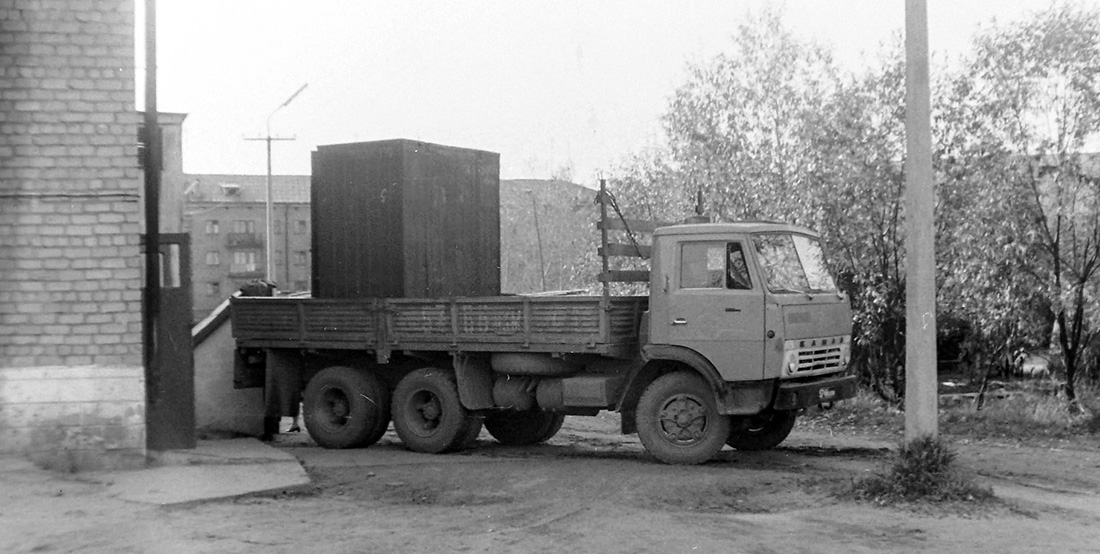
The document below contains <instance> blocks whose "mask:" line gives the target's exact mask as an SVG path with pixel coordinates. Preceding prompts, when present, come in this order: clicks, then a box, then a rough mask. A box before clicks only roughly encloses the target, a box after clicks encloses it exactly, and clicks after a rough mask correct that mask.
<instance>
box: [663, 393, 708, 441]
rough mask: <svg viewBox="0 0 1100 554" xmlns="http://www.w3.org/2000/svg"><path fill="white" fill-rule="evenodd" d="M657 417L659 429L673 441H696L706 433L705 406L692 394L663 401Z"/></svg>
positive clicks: (680, 395)
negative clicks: (659, 423)
mask: <svg viewBox="0 0 1100 554" xmlns="http://www.w3.org/2000/svg"><path fill="white" fill-rule="evenodd" d="M657 417H658V419H659V420H660V422H661V431H662V432H663V433H664V434H665V436H667V437H668V438H669V439H671V440H672V441H674V442H683V443H691V442H696V441H699V440H701V439H702V438H703V437H704V436H705V435H706V430H707V413H706V407H705V406H704V405H703V403H702V401H700V400H699V399H698V398H695V397H693V396H690V395H687V394H678V395H676V396H673V397H672V398H670V399H669V400H668V401H667V402H665V405H664V407H663V408H661V412H660V413H659V414H658V415H657Z"/></svg>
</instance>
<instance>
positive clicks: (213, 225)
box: [206, 219, 218, 235]
mask: <svg viewBox="0 0 1100 554" xmlns="http://www.w3.org/2000/svg"><path fill="white" fill-rule="evenodd" d="M206 234H208V235H216V234H218V220H216V219H208V220H206Z"/></svg>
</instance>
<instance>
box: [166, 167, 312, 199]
mask: <svg viewBox="0 0 1100 554" xmlns="http://www.w3.org/2000/svg"><path fill="white" fill-rule="evenodd" d="M183 177H184V185H183V197H184V201H185V202H189V203H194V202H217V203H232V204H241V203H263V202H266V201H267V176H266V175H190V174H188V175H184V176H183ZM271 193H272V200H273V201H274V202H275V203H276V204H308V203H309V175H272V176H271Z"/></svg>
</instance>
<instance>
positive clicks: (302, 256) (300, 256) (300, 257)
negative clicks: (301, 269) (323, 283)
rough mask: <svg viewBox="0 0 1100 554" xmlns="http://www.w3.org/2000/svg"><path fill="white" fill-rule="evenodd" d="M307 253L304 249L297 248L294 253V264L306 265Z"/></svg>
mask: <svg viewBox="0 0 1100 554" xmlns="http://www.w3.org/2000/svg"><path fill="white" fill-rule="evenodd" d="M306 259H307V254H306V252H305V250H298V251H297V252H295V253H294V265H306Z"/></svg>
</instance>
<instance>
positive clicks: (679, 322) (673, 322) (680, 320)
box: [672, 317, 688, 325]
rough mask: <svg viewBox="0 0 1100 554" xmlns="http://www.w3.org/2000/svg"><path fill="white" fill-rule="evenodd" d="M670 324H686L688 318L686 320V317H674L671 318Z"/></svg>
mask: <svg viewBox="0 0 1100 554" xmlns="http://www.w3.org/2000/svg"><path fill="white" fill-rule="evenodd" d="M672 324H673V325H687V324H688V320H686V319H684V318H682V317H678V318H676V319H674V320H672Z"/></svg>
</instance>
